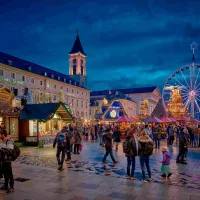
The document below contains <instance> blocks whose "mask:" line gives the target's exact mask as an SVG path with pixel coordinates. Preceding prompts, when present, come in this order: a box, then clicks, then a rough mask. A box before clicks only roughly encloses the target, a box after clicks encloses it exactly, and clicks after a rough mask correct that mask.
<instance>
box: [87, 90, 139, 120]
mask: <svg viewBox="0 0 200 200" xmlns="http://www.w3.org/2000/svg"><path fill="white" fill-rule="evenodd" d="M136 105H137V103H136V102H134V101H133V100H132V99H131V98H129V97H127V96H126V95H124V94H122V93H121V92H118V91H116V92H115V93H112V92H108V93H107V94H106V95H104V96H103V97H102V96H93V97H91V98H90V117H91V119H96V120H100V121H115V120H116V119H118V118H119V117H121V116H127V117H135V116H136Z"/></svg>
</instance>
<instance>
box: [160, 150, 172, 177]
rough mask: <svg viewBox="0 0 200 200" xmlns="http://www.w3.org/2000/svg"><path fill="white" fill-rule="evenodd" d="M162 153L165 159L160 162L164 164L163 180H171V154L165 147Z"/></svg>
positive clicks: (162, 170) (162, 167) (162, 168)
mask: <svg viewBox="0 0 200 200" xmlns="http://www.w3.org/2000/svg"><path fill="white" fill-rule="evenodd" d="M161 151H162V154H163V159H162V161H160V162H161V163H162V166H161V172H162V175H161V176H162V177H163V178H166V177H167V178H169V177H170V176H171V175H172V173H171V170H170V159H171V157H170V154H169V152H168V151H167V147H163V148H162V149H161Z"/></svg>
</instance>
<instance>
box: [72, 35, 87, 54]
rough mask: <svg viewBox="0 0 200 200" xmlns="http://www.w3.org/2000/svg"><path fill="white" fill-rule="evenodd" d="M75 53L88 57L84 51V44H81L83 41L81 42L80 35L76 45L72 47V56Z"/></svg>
mask: <svg viewBox="0 0 200 200" xmlns="http://www.w3.org/2000/svg"><path fill="white" fill-rule="evenodd" d="M73 53H82V54H83V55H85V56H86V54H85V52H84V50H83V47H82V44H81V41H80V38H79V35H78V33H77V36H76V40H75V42H74V45H73V47H72V50H71V51H70V54H73Z"/></svg>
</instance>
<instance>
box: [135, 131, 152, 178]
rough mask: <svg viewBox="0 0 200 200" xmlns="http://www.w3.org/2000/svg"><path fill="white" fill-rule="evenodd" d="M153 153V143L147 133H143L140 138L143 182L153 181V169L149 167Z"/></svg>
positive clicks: (139, 154)
mask: <svg viewBox="0 0 200 200" xmlns="http://www.w3.org/2000/svg"><path fill="white" fill-rule="evenodd" d="M152 153H153V141H152V140H151V138H150V137H149V136H148V135H147V133H146V132H145V131H142V133H141V136H140V137H139V138H138V156H139V157H140V165H141V170H142V181H143V182H147V181H149V182H150V181H152V178H151V169H150V166H149V157H150V156H151V155H152ZM144 165H146V168H147V172H148V176H149V178H148V179H146V176H145V169H144Z"/></svg>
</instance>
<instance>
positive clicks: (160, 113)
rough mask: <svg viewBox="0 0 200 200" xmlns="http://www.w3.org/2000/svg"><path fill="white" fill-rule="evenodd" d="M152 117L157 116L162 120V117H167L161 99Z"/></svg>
mask: <svg viewBox="0 0 200 200" xmlns="http://www.w3.org/2000/svg"><path fill="white" fill-rule="evenodd" d="M151 116H155V117H157V118H160V117H161V116H163V117H167V112H166V110H165V108H164V105H163V102H162V99H160V100H159V101H158V103H157V105H156V107H155V108H154V110H153V112H152V114H151Z"/></svg>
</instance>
